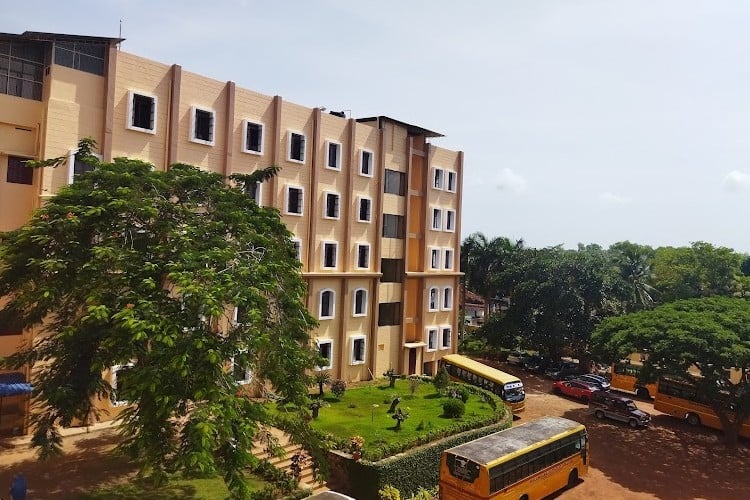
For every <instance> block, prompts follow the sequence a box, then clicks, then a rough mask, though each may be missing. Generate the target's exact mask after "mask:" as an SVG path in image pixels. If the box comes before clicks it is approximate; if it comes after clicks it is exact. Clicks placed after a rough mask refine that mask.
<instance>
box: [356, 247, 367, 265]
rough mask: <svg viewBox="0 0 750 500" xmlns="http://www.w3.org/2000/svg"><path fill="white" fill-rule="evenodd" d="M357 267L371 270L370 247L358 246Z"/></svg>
mask: <svg viewBox="0 0 750 500" xmlns="http://www.w3.org/2000/svg"><path fill="white" fill-rule="evenodd" d="M357 267H358V268H359V269H369V267H370V245H368V244H366V243H360V244H358V245H357Z"/></svg>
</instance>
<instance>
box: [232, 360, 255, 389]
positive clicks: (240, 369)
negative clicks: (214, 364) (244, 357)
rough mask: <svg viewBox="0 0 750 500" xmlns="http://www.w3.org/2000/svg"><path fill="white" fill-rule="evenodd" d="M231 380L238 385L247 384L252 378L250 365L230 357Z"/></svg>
mask: <svg viewBox="0 0 750 500" xmlns="http://www.w3.org/2000/svg"><path fill="white" fill-rule="evenodd" d="M232 380H234V382H235V383H236V384H239V385H247V384H249V383H250V382H251V381H252V380H253V372H252V370H250V367H249V366H247V364H245V363H243V362H242V361H240V360H239V359H236V358H234V357H232Z"/></svg>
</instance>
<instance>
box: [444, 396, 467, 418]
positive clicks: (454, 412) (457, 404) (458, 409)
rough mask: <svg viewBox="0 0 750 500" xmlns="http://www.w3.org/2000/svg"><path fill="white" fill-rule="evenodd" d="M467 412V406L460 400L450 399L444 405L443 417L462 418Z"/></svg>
mask: <svg viewBox="0 0 750 500" xmlns="http://www.w3.org/2000/svg"><path fill="white" fill-rule="evenodd" d="M465 411H466V405H465V404H464V402H463V401H461V400H460V399H453V398H450V399H448V400H447V401H445V402H444V403H443V415H445V416H446V417H448V418H459V417H462V416H463V414H464V412H465Z"/></svg>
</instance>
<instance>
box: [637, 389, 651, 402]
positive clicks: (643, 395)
mask: <svg viewBox="0 0 750 500" xmlns="http://www.w3.org/2000/svg"><path fill="white" fill-rule="evenodd" d="M635 395H636V396H638V397H639V398H641V399H651V394H649V392H648V389H646V388H645V387H639V388H638V390H636V391H635Z"/></svg>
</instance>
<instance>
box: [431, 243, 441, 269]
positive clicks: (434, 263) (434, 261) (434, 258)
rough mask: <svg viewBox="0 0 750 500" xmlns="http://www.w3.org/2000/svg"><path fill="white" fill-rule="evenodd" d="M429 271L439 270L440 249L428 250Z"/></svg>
mask: <svg viewBox="0 0 750 500" xmlns="http://www.w3.org/2000/svg"><path fill="white" fill-rule="evenodd" d="M430 269H440V249H438V248H432V249H430Z"/></svg>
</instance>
